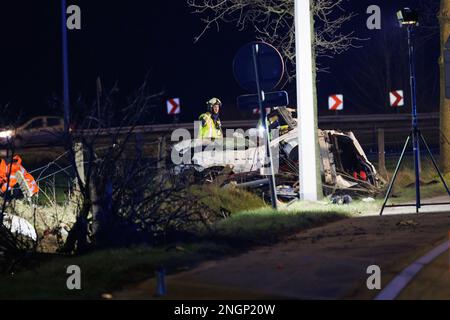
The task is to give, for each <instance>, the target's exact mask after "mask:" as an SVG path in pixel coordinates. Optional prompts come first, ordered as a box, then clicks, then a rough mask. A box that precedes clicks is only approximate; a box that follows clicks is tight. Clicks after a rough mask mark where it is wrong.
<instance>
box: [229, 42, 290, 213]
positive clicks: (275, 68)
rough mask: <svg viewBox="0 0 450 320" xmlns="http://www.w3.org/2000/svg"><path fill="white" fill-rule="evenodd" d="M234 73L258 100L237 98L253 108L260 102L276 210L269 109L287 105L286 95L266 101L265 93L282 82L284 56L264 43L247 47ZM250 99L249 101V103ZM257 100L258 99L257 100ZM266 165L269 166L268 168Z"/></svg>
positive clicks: (279, 94) (235, 60)
mask: <svg viewBox="0 0 450 320" xmlns="http://www.w3.org/2000/svg"><path fill="white" fill-rule="evenodd" d="M233 73H234V76H235V78H236V80H237V82H238V83H239V85H240V86H241V87H242V88H244V89H246V90H248V91H250V92H255V91H256V95H255V96H253V97H252V96H241V97H239V98H238V103H239V101H241V102H242V104H243V105H245V104H247V105H248V106H252V105H254V103H255V102H257V105H258V109H259V113H260V116H261V124H262V127H263V128H264V138H265V139H264V140H265V148H266V157H267V158H268V159H269V164H268V165H269V166H270V178H269V184H270V194H271V200H272V207H273V208H274V209H277V194H276V184H275V172H274V165H273V158H272V150H271V148H270V135H269V132H268V130H269V129H268V126H267V114H266V107H268V106H271V104H274V103H276V104H278V103H280V104H283V103H285V102H286V103H287V93H284V92H273V93H271V94H270V96H272V97H273V98H274V99H272V101H270V99H269V100H267V101H266V93H265V92H266V91H270V90H271V89H273V88H275V87H276V86H277V85H278V84H279V83H280V81H281V78H282V76H283V73H284V63H283V58H282V57H281V54H280V53H279V52H278V51H277V50H276V49H275V48H274V47H273V46H271V45H269V44H267V43H265V42H251V43H248V44H246V45H244V46H243V47H242V48H241V49H240V50H239V51H238V53H237V54H236V57H235V58H234V61H233ZM248 98H250V99H248ZM255 98H256V99H255ZM266 165H267V164H266Z"/></svg>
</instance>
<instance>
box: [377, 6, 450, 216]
mask: <svg viewBox="0 0 450 320" xmlns="http://www.w3.org/2000/svg"><path fill="white" fill-rule="evenodd" d="M397 18H398V20H399V22H400V25H401V26H402V27H406V31H407V35H408V54H409V73H410V86H411V117H412V128H411V133H410V134H409V136H408V138H407V139H406V142H405V145H404V147H403V151H402V153H401V156H400V159H399V160H398V163H397V167H396V168H395V172H394V175H393V177H392V180H391V182H390V183H389V187H388V190H387V193H386V196H385V198H384V202H383V206H382V207H381V211H380V216H381V215H382V214H383V211H384V209H385V208H387V207H409V206H415V207H416V213H418V212H419V209H420V208H421V207H422V206H431V205H443V204H450V202H448V203H447V202H445V203H421V201H420V170H419V161H420V160H419V157H420V154H419V143H420V142H422V143H423V145H424V146H425V148H426V151H427V154H428V156H429V157H430V159H431V161H432V162H433V166H434V168H435V169H436V171H437V173H438V175H439V178H440V179H441V181H442V184H443V185H444V187H445V190H446V191H447V194H448V195H449V196H450V190H449V188H448V186H447V184H446V183H445V180H444V177H443V175H442V173H441V171H440V170H439V167H438V166H437V164H436V160H435V159H434V157H433V154H432V153H431V150H430V148H429V146H428V144H427V142H426V141H425V138H424V137H423V135H422V133H421V132H420V129H419V124H418V119H417V95H416V70H415V65H414V45H413V43H412V36H413V31H414V27H415V26H417V25H418V20H419V19H418V13H417V11H414V10H411V9H409V8H405V9H402V10H400V11H398V12H397ZM409 142H412V147H413V153H414V172H415V180H416V181H415V188H416V203H415V204H400V205H386V203H387V201H388V199H389V196H390V194H391V191H392V187H393V186H394V182H395V179H396V178H397V174H398V171H399V169H400V166H401V164H402V162H403V159H404V157H405V152H406V148H407V147H408V145H409Z"/></svg>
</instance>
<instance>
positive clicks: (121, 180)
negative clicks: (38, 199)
mask: <svg viewBox="0 0 450 320" xmlns="http://www.w3.org/2000/svg"><path fill="white" fill-rule="evenodd" d="M116 89H117V88H116V87H115V88H113V89H112V90H111V91H110V92H109V93H107V94H105V95H102V96H101V97H99V98H98V99H97V102H96V103H97V104H99V105H98V106H95V104H94V105H83V104H82V103H79V106H77V108H75V109H76V110H78V111H79V112H78V114H77V115H74V117H73V119H75V122H76V123H77V128H76V129H74V131H73V140H74V141H75V142H76V143H77V144H78V145H79V144H82V145H83V149H84V150H83V155H84V161H83V164H82V165H81V166H80V163H79V162H78V163H77V161H76V160H75V158H76V150H73V152H72V153H69V157H72V159H71V160H70V162H71V163H73V168H74V169H75V171H76V173H75V177H76V180H77V185H78V186H77V188H78V194H79V197H78V202H79V209H78V212H77V220H76V223H75V224H74V226H73V227H72V229H71V230H70V232H69V235H68V237H67V241H66V243H65V246H64V248H63V250H64V251H65V252H66V253H74V252H75V253H82V252H84V251H86V250H89V249H90V248H102V247H103V248H104V247H109V246H115V245H127V244H131V243H140V242H145V243H155V242H156V241H159V240H161V239H162V240H164V239H165V238H166V237H167V234H168V233H170V232H171V230H179V229H180V228H182V227H186V226H187V225H189V224H191V223H195V222H199V221H200V222H206V220H207V219H206V216H205V214H204V213H205V212H207V208H205V206H203V205H202V203H201V201H199V199H198V198H196V197H193V196H192V195H190V193H189V192H188V191H187V189H186V185H183V184H182V183H180V181H178V178H180V177H178V176H175V175H174V174H172V172H171V169H170V168H167V169H164V168H162V167H160V166H159V165H158V163H160V159H158V158H157V157H155V156H154V155H153V153H152V151H151V150H152V149H156V148H154V147H155V145H156V144H159V143H160V142H161V140H160V139H157V138H153V139H146V141H142V139H141V138H140V137H139V134H140V133H141V132H142V130H145V127H144V126H141V125H143V124H144V123H145V121H143V119H149V117H151V114H155V108H159V107H160V104H161V93H157V94H152V93H150V91H149V89H148V84H147V83H144V84H143V85H142V86H141V87H140V88H139V89H138V90H137V92H136V94H135V95H134V96H133V97H132V98H131V99H130V100H129V102H128V104H127V105H125V106H124V107H122V108H119V107H118V106H117V105H116V103H115V98H114V94H115V92H116ZM163 152H164V151H163ZM81 167H82V168H83V169H82V170H81ZM82 171H84V174H83V173H82Z"/></svg>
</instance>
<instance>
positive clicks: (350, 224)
mask: <svg viewBox="0 0 450 320" xmlns="http://www.w3.org/2000/svg"><path fill="white" fill-rule="evenodd" d="M449 230H450V211H447V212H440V213H426V214H413V215H411V214H391V215H389V214H388V215H386V216H383V217H379V216H375V215H373V216H365V217H359V218H352V219H346V220H343V221H339V222H336V223H332V224H329V225H327V226H324V227H320V228H316V229H312V230H308V231H304V232H300V233H298V234H296V235H294V236H292V237H289V238H288V239H286V240H285V241H284V242H282V243H278V244H276V245H273V246H269V247H261V248H257V249H254V250H252V251H249V252H247V253H244V254H242V255H239V256H236V257H229V258H225V259H222V260H217V261H209V262H205V263H203V264H201V265H199V266H198V267H196V268H194V269H192V270H188V271H185V272H181V273H178V274H175V275H172V276H169V277H167V292H168V294H167V296H166V297H165V299H225V298H226V299H233V298H234V299H264V298H274V297H278V298H293V299H373V298H374V297H375V296H376V295H377V294H378V293H379V292H380V291H379V290H369V289H368V288H367V286H366V281H367V278H368V276H369V275H368V274H367V267H368V266H370V265H378V266H379V267H380V268H381V273H382V276H381V279H382V288H383V287H384V286H386V285H387V283H389V281H390V280H391V279H393V278H394V277H395V276H396V275H397V274H398V273H400V272H401V271H402V270H403V269H404V268H405V267H406V266H408V265H409V264H410V263H411V262H413V261H415V260H416V259H417V258H419V257H421V256H422V255H423V254H424V253H426V252H428V251H429V250H430V249H432V248H433V247H434V246H436V245H437V244H438V243H441V242H442V241H443V240H445V239H447V237H448V233H449ZM153 292H155V280H154V279H150V280H148V281H145V282H143V283H141V284H139V285H137V286H132V287H130V288H126V289H124V290H123V291H120V292H116V293H114V294H113V296H114V298H116V299H130V298H131V299H154V298H155V297H154V296H153Z"/></svg>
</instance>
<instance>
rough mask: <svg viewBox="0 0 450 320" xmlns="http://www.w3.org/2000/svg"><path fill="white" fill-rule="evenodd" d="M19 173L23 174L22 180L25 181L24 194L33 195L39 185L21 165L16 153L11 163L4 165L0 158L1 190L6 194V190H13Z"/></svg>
mask: <svg viewBox="0 0 450 320" xmlns="http://www.w3.org/2000/svg"><path fill="white" fill-rule="evenodd" d="M10 170H11V171H10ZM8 175H9V177H8ZM19 175H21V176H23V180H24V182H25V183H26V189H27V191H28V192H27V193H28V194H26V195H25V196H27V197H28V198H31V197H32V196H33V195H35V194H37V193H38V192H39V187H38V185H37V183H36V181H35V180H34V178H33V176H32V175H31V174H29V173H28V172H27V170H25V168H24V167H23V166H22V158H21V157H20V156H18V155H15V156H14V158H13V161H12V163H11V164H9V165H6V163H5V161H4V160H2V161H1V163H0V179H1V192H2V193H3V194H6V192H7V191H9V190H14V186H15V185H16V184H17V182H18V181H19V180H18V179H19V177H18V176H19ZM8 179H9V183H8Z"/></svg>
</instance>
